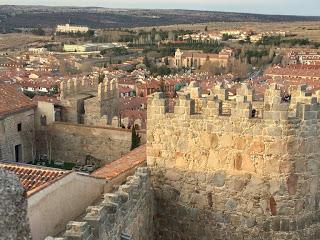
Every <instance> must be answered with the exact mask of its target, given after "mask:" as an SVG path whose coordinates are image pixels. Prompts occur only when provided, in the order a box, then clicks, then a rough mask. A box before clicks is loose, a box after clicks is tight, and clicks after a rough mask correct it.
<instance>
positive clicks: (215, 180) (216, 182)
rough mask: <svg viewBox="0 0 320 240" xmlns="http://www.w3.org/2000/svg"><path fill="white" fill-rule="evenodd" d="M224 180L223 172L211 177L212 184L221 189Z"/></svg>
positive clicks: (224, 174)
mask: <svg viewBox="0 0 320 240" xmlns="http://www.w3.org/2000/svg"><path fill="white" fill-rule="evenodd" d="M225 180H226V173H225V172H224V171H218V172H216V173H215V174H214V175H213V178H212V183H213V185H214V186H216V187H223V186H224V184H225Z"/></svg>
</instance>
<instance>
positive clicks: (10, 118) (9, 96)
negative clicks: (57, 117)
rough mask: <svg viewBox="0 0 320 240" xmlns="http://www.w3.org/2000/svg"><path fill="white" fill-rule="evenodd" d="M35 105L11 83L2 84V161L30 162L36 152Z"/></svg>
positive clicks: (0, 101) (0, 140)
mask: <svg viewBox="0 0 320 240" xmlns="http://www.w3.org/2000/svg"><path fill="white" fill-rule="evenodd" d="M34 115H35V105H34V104H33V103H32V101H31V100H30V99H29V98H28V97H26V96H24V95H23V94H22V93H19V92H18V91H17V89H16V88H15V87H13V86H9V85H0V161H15V162H30V161H32V159H33V155H34V152H35V145H34V139H35V124H34Z"/></svg>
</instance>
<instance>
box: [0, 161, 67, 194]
mask: <svg viewBox="0 0 320 240" xmlns="http://www.w3.org/2000/svg"><path fill="white" fill-rule="evenodd" d="M0 168H3V169H5V170H8V171H10V172H13V173H15V174H16V175H17V176H18V177H19V179H20V182H21V184H22V186H23V187H24V188H25V189H26V191H27V194H28V196H30V195H32V194H34V193H36V192H38V191H40V190H42V189H44V188H45V187H47V186H49V185H50V184H51V183H53V182H55V181H57V180H58V179H61V178H62V177H64V176H66V175H67V174H69V173H70V171H63V170H59V169H53V168H46V167H39V166H33V165H28V164H21V163H9V162H2V163H0Z"/></svg>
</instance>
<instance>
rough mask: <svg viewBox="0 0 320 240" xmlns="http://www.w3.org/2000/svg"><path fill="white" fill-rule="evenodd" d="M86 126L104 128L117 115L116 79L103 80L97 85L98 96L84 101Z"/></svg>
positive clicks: (117, 93)
mask: <svg viewBox="0 0 320 240" xmlns="http://www.w3.org/2000/svg"><path fill="white" fill-rule="evenodd" d="M84 109H85V117H84V123H85V124H87V125H95V126H105V125H111V124H112V118H113V117H115V116H118V115H119V112H118V111H119V90H118V82H117V80H116V79H113V80H111V81H110V82H109V81H108V79H105V80H104V82H103V83H100V84H99V85H98V95H97V96H96V97H94V98H90V99H87V100H85V101H84Z"/></svg>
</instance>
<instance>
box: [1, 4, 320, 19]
mask: <svg viewBox="0 0 320 240" xmlns="http://www.w3.org/2000/svg"><path fill="white" fill-rule="evenodd" d="M1 4H12V5H16V4H20V5H31V4H33V5H48V6H81V7H88V6H97V7H109V8H164V9H195V10H214V11H233V12H248V13H266V14H287V15H306V16H307V15H313V16H320V0H0V5H1Z"/></svg>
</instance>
